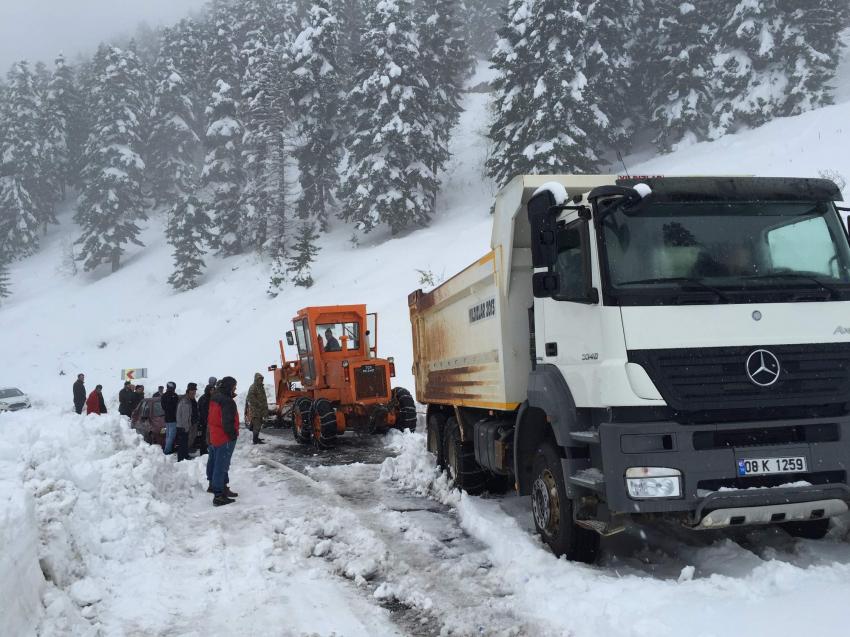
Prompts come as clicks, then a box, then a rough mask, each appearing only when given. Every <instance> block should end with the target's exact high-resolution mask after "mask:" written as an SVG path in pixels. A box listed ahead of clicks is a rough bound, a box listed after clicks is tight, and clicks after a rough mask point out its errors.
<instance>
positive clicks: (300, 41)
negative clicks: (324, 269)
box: [290, 0, 343, 231]
mask: <svg viewBox="0 0 850 637" xmlns="http://www.w3.org/2000/svg"><path fill="white" fill-rule="evenodd" d="M333 5H334V3H333V2H332V1H331V0H316V2H315V3H314V4H313V6H312V7H311V8H310V11H309V13H308V18H307V19H308V21H309V24H308V26H307V27H305V28H304V30H303V31H302V32H301V33H300V34H299V35H298V37H297V38H295V42H293V43H292V46H291V48H290V58H291V61H290V73H291V75H292V89H291V99H292V102H293V104H294V106H295V108H296V109H297V112H298V119H297V123H296V125H297V139H298V141H297V144H298V146H297V148H296V149H295V157H296V158H297V160H298V170H299V173H300V177H299V180H300V182H301V196H300V197H299V199H298V202H297V204H296V205H297V211H298V216H299V217H300V218H301V219H316V220H317V221H318V223H319V227H320V229H321V230H322V231H327V229H328V213H329V212H330V209H331V207H332V206H334V194H335V190H336V187H337V184H338V183H339V176H338V175H337V172H336V167H337V165H338V164H339V160H340V157H342V139H343V136H342V134H341V130H340V129H341V128H342V122H341V121H340V114H341V110H342V91H343V89H342V79H341V78H340V75H339V72H338V69H337V51H338V48H339V23H338V21H337V18H336V16H335V15H333V14H332V13H331V10H332V7H333Z"/></svg>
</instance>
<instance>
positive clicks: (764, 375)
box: [747, 349, 782, 387]
mask: <svg viewBox="0 0 850 637" xmlns="http://www.w3.org/2000/svg"><path fill="white" fill-rule="evenodd" d="M781 369H782V368H781V367H780V366H779V359H778V358H776V355H775V354H774V353H773V352H769V351H767V350H766V349H757V350H756V351H754V352H753V353H752V354H750V355H749V356H748V357H747V376H749V377H750V380H751V381H752V382H753V383H754V384H755V385H758V386H759V387H770V386H771V385H773V383H775V382H776V381H777V380H779V372H780V371H781Z"/></svg>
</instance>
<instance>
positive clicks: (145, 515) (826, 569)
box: [0, 73, 850, 637]
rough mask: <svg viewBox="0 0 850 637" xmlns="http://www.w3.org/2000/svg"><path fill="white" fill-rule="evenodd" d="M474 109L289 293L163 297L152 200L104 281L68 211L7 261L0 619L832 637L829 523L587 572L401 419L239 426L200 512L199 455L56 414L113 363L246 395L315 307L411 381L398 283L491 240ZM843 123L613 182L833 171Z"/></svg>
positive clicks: (247, 269)
mask: <svg viewBox="0 0 850 637" xmlns="http://www.w3.org/2000/svg"><path fill="white" fill-rule="evenodd" d="M485 76H486V74H484V73H482V74H481V77H479V78H475V79H474V80H473V84H475V83H477V80H480V79H482V78H483V77H485ZM848 97H850V95H848ZM487 101H488V97H487V95H486V94H480V93H471V94H468V95H467V97H466V101H465V106H466V108H467V110H466V112H465V113H464V115H463V118H462V121H461V124H460V133H459V134H458V135H457V136H456V138H455V142H454V152H455V155H454V157H453V160H452V165H451V169H450V170H449V171H447V173H446V174H445V175H444V187H443V192H442V195H441V198H440V201H439V209H440V214H439V216H438V217H437V218H435V220H434V222H433V224H432V225H431V226H430V227H429V228H427V229H424V230H420V231H417V232H413V233H410V234H408V235H406V236H400V237H395V238H390V237H389V236H388V235H382V234H379V233H377V232H376V233H373V234H371V235H368V236H367V237H366V239H365V240H364V241H362V242H361V244H360V246H359V247H356V248H354V247H352V246H350V245H349V243H348V238H349V236H350V230H349V229H348V228H346V227H343V226H342V225H338V227H336V228H335V230H334V232H332V233H331V235H330V236H329V237H327V238H326V239H323V241H324V244H323V246H322V252H321V253H320V255H319V257H318V261H317V263H316V266H315V268H314V270H313V277H314V279H315V280H316V284H315V285H314V287H312V288H310V289H307V290H305V289H301V288H288V289H285V290H284V291H283V292H282V293H281V294H280V296H278V297H277V298H275V299H270V298H268V297H267V295H266V293H265V290H266V284H267V281H268V268H269V264H268V263H266V262H262V261H259V260H258V259H257V258H256V257H253V256H242V257H232V258H228V259H225V260H219V259H210V260H209V262H208V265H209V266H210V267H209V271H208V274H207V275H206V276H205V278H204V279H203V280H202V281H201V285H200V287H198V288H197V289H195V290H193V291H190V292H185V293H179V294H178V293H175V292H173V291H172V289H171V287H170V286H169V285H168V283H167V282H166V278H167V276H168V274H169V272H170V258H171V255H170V247H169V246H168V245H167V244H165V242H164V238H163V233H162V231H161V227H158V226H161V224H164V223H165V219H164V218H155V219H153V220H152V221H151V222H150V224H149V227H148V228H147V230H146V232H145V236H144V237H143V239H144V240H145V242H146V243H147V247H145V248H143V249H141V248H139V249H135V250H136V251H135V252H134V253H131V254H130V255H129V256H128V258H127V259H126V261H125V263H124V265H123V266H122V268H121V269H120V270H119V271H118V272H117V273H115V274H108V273H107V271H106V269H105V270H103V271H98V272H97V273H95V274H93V275H90V274H83V273H80V274H77V275H76V276H71V275H70V274H69V273H68V272H67V264H66V263H65V262H64V259H63V254H64V250H63V247H64V246H66V245H67V242H68V241H69V240H73V239H74V238H75V235H74V234H73V233H75V232H76V230H75V229H74V226H73V224H72V223H71V220H70V210H67V211H65V213H64V214H63V215H62V217H61V219H60V221H61V222H62V224H61V225H60V226H59V227H57V228H52V229H51V230H50V234H49V235H48V237H47V239H46V241H45V247H44V249H43V250H41V251H40V252H39V253H38V254H37V255H36V256H34V257H31V258H29V259H26V260H24V261H21V262H17V263H15V264H14V266H13V268H12V270H11V275H12V281H13V285H14V295H13V296H12V297H11V298H10V299H9V300H8V303H4V305H3V307H2V309H0V352H2V360H3V364H2V365H0V386H5V385H13V386H17V387H20V388H21V389H22V390H24V391H25V392H27V393H28V394H29V395H30V396H31V397H33V398H34V400H35V403H36V404H35V408H34V409H32V410H27V411H26V413H25V412H17V413H14V414H6V413H4V414H0V432H2V435H0V494H2V495H0V546H2V547H3V549H4V550H3V551H0V635H15V636H17V635H30V634H41V635H109V636H112V635H130V634H132V635H244V634H256V635H272V634H274V635H342V636H345V637H348V636H355V635H370V636H376V635H505V636H513V637H517V636H521V635H553V636H554V635H566V634H569V635H576V636H581V637H583V636H587V637H591V636H593V637H614V636H617V637H620V636H634V637H640V636H650V635H651V636H652V637H664V636H666V635H670V636H671V637H672V636H674V635H682V634H685V633H686V632H687V633H693V634H695V635H698V636H701V637H702V636H705V637H708V636H712V635H718V636H719V635H739V634H746V635H762V634H770V635H772V636H774V637H778V636H786V635H787V636H789V637H790V636H792V635H794V636H798V635H801V634H804V633H814V634H818V635H825V636H836V637H837V636H838V635H844V634H846V611H845V610H844V608H845V606H846V600H847V599H850V531H849V530H848V529H849V528H850V521H848V520H847V519H846V518H845V519H841V520H839V521H838V523H837V524H835V525H834V526H833V529H832V531H831V532H830V535H829V537H828V538H827V539H825V540H824V541H822V542H814V541H806V540H793V539H791V538H790V537H788V536H785V535H784V534H783V533H781V532H779V531H776V530H769V529H768V530H765V529H761V530H754V531H748V532H745V533H742V534H740V535H738V536H735V538H734V539H735V541H733V540H731V539H723V537H722V536H715V535H709V534H705V535H698V536H697V535H694V534H684V532H676V531H671V530H669V529H668V530H667V531H666V532H665V533H657V534H654V532H653V531H652V530H649V531H648V533H650V537H649V541H650V542H649V544H650V545H651V546H652V547H653V548H648V547H647V543H646V542H645V540H646V538H645V537H641V536H640V535H629V536H625V537H620V538H618V539H617V540H616V541H615V542H614V543H613V544H611V545H606V548H605V555H604V557H603V561H602V563H601V564H600V565H599V566H596V567H588V566H585V565H578V564H572V563H568V562H565V561H563V560H556V559H554V558H553V557H552V555H551V553H549V552H548V551H547V550H546V549H545V548H544V546H543V545H542V544H541V543H540V542H539V540H538V539H537V538H536V537H535V535H534V534H533V533H532V530H531V529H530V528H529V526H530V513H529V505H528V502H527V499H526V498H513V497H506V498H492V499H480V498H471V497H467V496H465V495H461V494H460V493H458V492H456V491H451V490H449V489H448V488H447V487H446V483H445V478H444V477H441V476H438V475H436V474H435V471H434V470H433V468H432V465H431V463H432V460H431V459H430V457H429V456H428V455H427V454H426V452H425V445H424V437H423V436H422V434H421V432H420V433H417V434H405V435H401V434H394V435H392V436H390V437H389V438H388V439H387V440H386V446H385V445H384V441H382V440H380V439H370V440H371V441H372V442H364V443H362V444H371V445H374V446H373V447H368V448H367V449H366V451H367V452H368V454H371V455H370V458H372V460H373V462H365V461H363V462H357V463H354V464H342V465H338V466H321V465H320V464H319V463H321V459H316V458H313V457H312V454H311V453H309V452H307V451H305V450H304V449H303V448H300V447H298V446H296V445H294V444H293V443H292V441H291V438H290V436H289V434H288V433H286V436H285V438H283V439H275V438H274V437H273V436H269V438H270V439H272V444H269V445H266V446H265V447H263V448H260V449H258V448H254V447H252V446H251V445H250V444H246V443H247V442H248V441H247V440H244V439H241V440H240V444H239V446H238V448H237V452H236V455H235V457H234V462H233V466H234V469H233V473H232V483H233V488H234V489H235V490H237V491H240V500H239V501H238V503H237V504H236V505H234V506H232V507H225V508H224V509H217V510H214V509H213V508H212V507H211V506H210V505H209V499H208V496H207V494H206V493H205V491H204V489H205V488H206V479H205V474H204V471H203V465H202V462H201V461H198V460H195V461H191V462H185V463H180V464H177V463H175V462H174V461H173V458H170V457H169V458H166V457H164V456H162V454H161V453H160V452H159V451H158V449H156V448H152V447H149V446H146V445H144V444H142V443H141V442H140V441H139V439H138V437H137V436H135V434H132V433H131V432H130V431H128V430H127V429H126V426H125V425H124V423H122V421H121V420H120V419H119V418H118V417H117V415H114V414H110V415H109V416H107V417H103V418H95V417H91V418H81V417H78V416H76V415H75V414H72V413H71V405H72V401H71V383H72V381H73V379H74V377H75V376H76V374H77V373H78V372H85V373H86V384H87V387H88V389H89V390H90V389H92V388H93V387H94V385H95V384H96V383H101V384H103V385H104V394H105V395H106V397H107V399H108V400H109V401H112V402H111V403H110V404H109V407H110V411H113V412H114V411H115V409H114V407H115V404H114V401H115V397H116V395H117V392H118V389H119V388H120V385H121V381H120V371H121V369H122V368H127V367H146V368H147V369H148V370H149V379H148V380H147V381H146V385H147V388H148V390H149V391H150V390H151V389H152V388H153V387H155V386H156V385H158V384H164V383H165V382H166V381H169V380H174V381H175V382H177V383H178V387H180V388H182V387H184V386H185V384H186V383H187V382H189V381H195V382H198V383H202V382H204V381H205V379H206V378H207V377H208V376H210V375H216V376H219V377H221V376H223V375H225V374H230V375H233V376H235V377H236V378H237V379H238V380H239V382H240V389H241V390H243V391H244V390H246V389H247V386H248V384H249V382H250V381H251V378H252V376H253V374H254V372H256V371H263V370H265V369H266V366H267V365H268V364H270V363H274V362H277V360H276V352H277V340H278V339H280V338H282V337H283V335H284V333H285V332H286V330H287V329H291V322H290V319H291V318H292V316H293V315H294V314H295V312H296V311H297V310H298V309H299V308H301V307H303V306H307V305H320V304H337V303H366V304H367V305H368V306H369V308H370V309H371V310H373V311H377V312H378V313H379V321H380V322H379V327H378V347H379V352H380V353H381V354H382V355H392V356H395V357H396V361H397V369H398V372H399V378H398V379H397V380H398V383H399V384H401V385H404V386H407V387H409V388H410V389H413V387H412V376H411V373H410V367H411V356H412V352H411V339H410V329H409V322H408V309H407V294H408V293H409V292H411V291H412V290H415V289H416V288H418V287H423V286H422V284H421V283H420V278H421V276H422V275H421V273H420V272H419V271H420V270H421V271H424V272H427V273H430V274H432V275H433V276H434V277H435V278H436V280H437V281H439V280H442V279H445V278H448V277H449V276H451V275H453V274H454V273H455V272H456V271H458V270H459V269H460V268H462V267H464V266H465V265H467V264H468V263H469V262H471V261H473V260H474V259H476V258H478V257H480V256H481V255H482V254H483V253H484V252H485V251H486V250H487V249H488V246H489V240H490V221H491V220H490V216H489V207H490V204H491V202H492V197H493V194H494V186H493V184H492V183H491V182H489V181H488V180H487V179H486V178H485V177H484V176H483V172H484V171H483V161H484V156H485V154H486V146H487V141H486V139H485V137H484V136H483V132H484V130H485V127H486V122H487V112H486V106H487ZM847 122H850V102H842V103H839V104H837V105H835V106H831V107H828V108H824V109H820V110H817V111H812V112H809V113H806V114H803V115H800V116H797V117H793V118H787V119H779V120H775V121H773V122H772V123H770V124H767V125H766V126H763V127H761V128H759V129H756V130H751V131H746V132H741V133H740V134H737V135H735V136H728V137H725V138H722V139H720V140H718V141H716V142H712V143H703V144H697V145H694V146H691V147H688V148H686V149H682V150H680V151H678V152H676V153H674V154H671V155H667V156H663V157H658V158H654V159H648V160H643V158H641V157H640V156H639V155H635V156H634V157H632V158H626V162H627V164H628V168H629V171H630V172H631V173H632V174H706V173H723V174H730V173H733V174H758V175H788V176H818V174H819V173H820V172H821V171H824V170H833V171H837V173H840V174H842V175H844V176H848V177H850V156H848V154H847V152H846V150H845V149H846V148H847V147H850V125H848V124H847ZM613 170H614V171H615V172H621V170H622V169H621V168H615V169H613ZM848 194H850V193H848ZM107 269H108V268H107ZM290 351H291V349H290ZM240 403H241V401H240ZM351 438H352V440H357V438H355V437H353V436H352V437H351ZM352 444H354V443H353V442H352ZM317 497H320V498H321V502H320V504H318V505H317V503H316V498H317ZM45 577H47V578H48V580H49V581H46V580H45Z"/></svg>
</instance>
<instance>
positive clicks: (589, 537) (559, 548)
mask: <svg viewBox="0 0 850 637" xmlns="http://www.w3.org/2000/svg"><path fill="white" fill-rule="evenodd" d="M533 477H534V484H533V485H532V488H531V510H532V512H533V514H534V526H536V527H537V532H538V533H539V534H540V536H541V537H542V538H543V541H544V542H546V544H548V545H549V548H550V549H552V552H553V553H554V554H555V555H557V556H558V557H561V556H562V555H566V556H567V559H568V560H573V561H575V562H586V563H588V564H592V563H593V562H595V561H596V556H597V554H598V553H599V534H598V533H596V532H595V531H590V530H588V529H584V528H582V527H580V526H578V525H576V523H575V522H574V521H573V502H572V500H570V499H569V498H568V497H567V490H566V487H565V486H564V472H563V469H562V468H561V457H560V455H559V454H558V451H557V449H556V448H555V445H554V443H552V442H551V441H548V440H547V441H544V442H543V443H542V444H541V445H540V447H539V448H538V449H537V454H536V455H535V456H534V470H533Z"/></svg>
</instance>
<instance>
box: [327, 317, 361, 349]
mask: <svg viewBox="0 0 850 637" xmlns="http://www.w3.org/2000/svg"><path fill="white" fill-rule="evenodd" d="M316 333H317V335H318V337H319V339H318V340H319V342H320V343H321V344H322V349H323V350H324V351H325V352H341V351H342V343H343V340H346V341H347V347H348V349H349V350H354V349H360V324H359V323H322V324H320V325H317V326H316Z"/></svg>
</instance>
